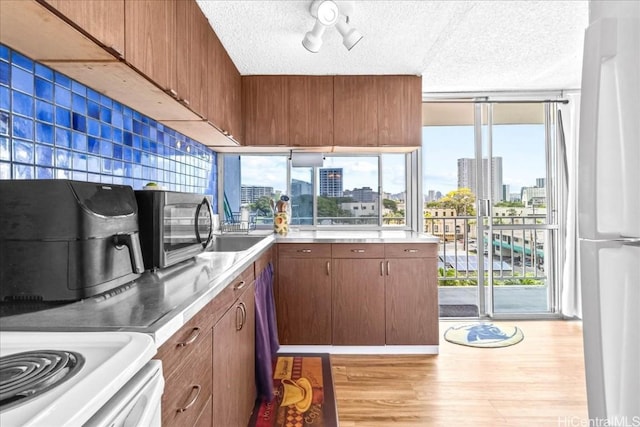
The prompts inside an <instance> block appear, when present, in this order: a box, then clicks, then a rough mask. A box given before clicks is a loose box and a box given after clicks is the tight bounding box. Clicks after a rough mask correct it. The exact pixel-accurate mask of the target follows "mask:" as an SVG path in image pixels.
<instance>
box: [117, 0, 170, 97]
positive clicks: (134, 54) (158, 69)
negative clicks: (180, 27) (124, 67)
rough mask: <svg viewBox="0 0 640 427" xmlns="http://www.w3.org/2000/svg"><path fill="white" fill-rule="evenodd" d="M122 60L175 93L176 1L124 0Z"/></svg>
mask: <svg viewBox="0 0 640 427" xmlns="http://www.w3.org/2000/svg"><path fill="white" fill-rule="evenodd" d="M124 6H125V42H126V45H125V60H126V61H127V62H128V63H129V64H131V65H132V66H134V67H135V68H136V69H138V70H139V71H140V72H142V73H143V74H145V75H146V76H147V77H149V78H150V79H151V80H153V81H154V82H155V83H156V84H157V85H158V86H160V87H161V88H163V89H164V90H166V91H168V92H171V93H173V94H174V95H175V94H177V92H176V90H177V89H176V19H175V18H176V1H175V0H166V1H157V0H125V4H124Z"/></svg>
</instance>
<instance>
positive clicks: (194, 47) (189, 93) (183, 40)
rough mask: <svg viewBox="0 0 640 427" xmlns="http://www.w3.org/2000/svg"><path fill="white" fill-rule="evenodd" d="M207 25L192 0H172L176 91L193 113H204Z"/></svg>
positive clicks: (208, 28) (205, 102)
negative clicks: (173, 9) (174, 23)
mask: <svg viewBox="0 0 640 427" xmlns="http://www.w3.org/2000/svg"><path fill="white" fill-rule="evenodd" d="M210 31H211V27H210V26H209V21H207V18H205V16H204V15H203V14H202V11H201V10H200V7H198V4H197V3H196V2H195V0H187V1H178V2H176V33H177V34H176V55H177V58H176V64H177V67H178V68H177V71H176V73H177V74H176V78H177V81H176V91H177V96H178V99H180V100H181V101H183V102H184V103H185V104H187V105H188V106H189V107H190V108H191V109H192V110H193V111H194V112H196V113H198V114H200V115H201V116H203V117H205V116H206V115H207V111H206V108H207V94H208V93H207V79H208V76H207V74H208V72H207V67H208V65H209V64H208V49H207V47H208V46H207V42H208V37H209V32H210Z"/></svg>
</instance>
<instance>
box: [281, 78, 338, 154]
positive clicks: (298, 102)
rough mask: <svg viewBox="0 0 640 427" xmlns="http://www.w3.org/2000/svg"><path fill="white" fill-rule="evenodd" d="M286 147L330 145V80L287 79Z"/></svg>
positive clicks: (331, 126) (331, 86)
mask: <svg viewBox="0 0 640 427" xmlns="http://www.w3.org/2000/svg"><path fill="white" fill-rule="evenodd" d="M287 92H288V94H289V100H288V101H289V120H288V121H289V144H288V145H291V146H302V147H304V146H330V145H333V77H331V76H290V77H288V78H287Z"/></svg>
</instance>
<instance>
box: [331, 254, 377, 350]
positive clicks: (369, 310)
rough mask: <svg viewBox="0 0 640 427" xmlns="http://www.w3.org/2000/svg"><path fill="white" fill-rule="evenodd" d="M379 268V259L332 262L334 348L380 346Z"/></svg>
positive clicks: (338, 260) (346, 259) (344, 259)
mask: <svg viewBox="0 0 640 427" xmlns="http://www.w3.org/2000/svg"><path fill="white" fill-rule="evenodd" d="M383 264H384V260H383V259H349V258H342V259H334V260H333V261H332V266H333V268H332V275H333V276H332V280H333V294H332V297H333V311H332V313H333V344H334V345H384V343H385V311H384V297H385V295H384V294H385V292H384V275H383V268H384V265H383Z"/></svg>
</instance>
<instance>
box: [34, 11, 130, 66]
mask: <svg viewBox="0 0 640 427" xmlns="http://www.w3.org/2000/svg"><path fill="white" fill-rule="evenodd" d="M44 1H45V3H48V4H49V5H50V6H51V7H53V8H54V9H56V10H57V11H58V12H60V13H61V14H62V15H64V16H65V17H66V18H67V19H68V20H70V21H71V22H73V23H74V24H75V25H77V26H78V27H80V28H81V29H82V30H84V31H85V32H87V33H88V34H90V35H91V36H92V37H93V38H95V39H96V40H97V41H99V42H100V43H102V44H103V45H104V46H105V47H106V48H108V49H109V50H111V51H112V53H114V54H116V55H117V56H119V57H123V56H124V54H125V37H124V0H92V1H78V0H44Z"/></svg>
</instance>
